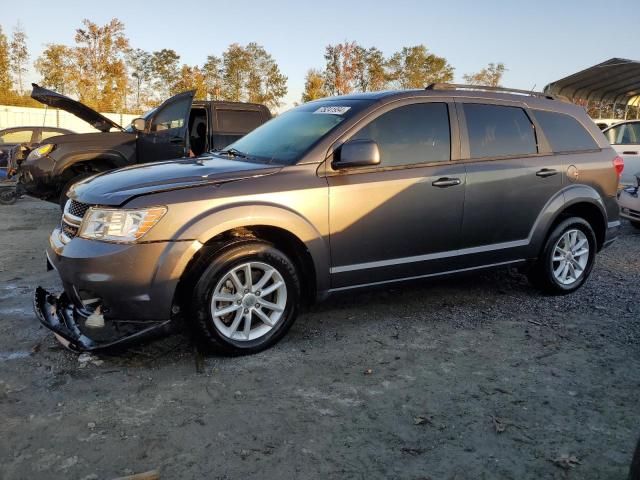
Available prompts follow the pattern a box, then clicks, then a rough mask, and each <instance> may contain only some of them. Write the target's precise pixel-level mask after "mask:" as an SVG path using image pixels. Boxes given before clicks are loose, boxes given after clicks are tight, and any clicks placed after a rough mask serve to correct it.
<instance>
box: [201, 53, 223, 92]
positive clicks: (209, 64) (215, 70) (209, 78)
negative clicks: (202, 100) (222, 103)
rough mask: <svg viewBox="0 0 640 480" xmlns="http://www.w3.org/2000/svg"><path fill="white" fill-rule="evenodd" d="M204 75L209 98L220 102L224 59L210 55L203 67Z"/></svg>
mask: <svg viewBox="0 0 640 480" xmlns="http://www.w3.org/2000/svg"><path fill="white" fill-rule="evenodd" d="M202 73H203V75H204V81H205V85H206V89H207V98H208V99H209V100H220V98H222V75H223V70H222V59H220V57H216V56H215V55H209V56H208V57H207V61H206V62H205V64H204V65H203V66H202Z"/></svg>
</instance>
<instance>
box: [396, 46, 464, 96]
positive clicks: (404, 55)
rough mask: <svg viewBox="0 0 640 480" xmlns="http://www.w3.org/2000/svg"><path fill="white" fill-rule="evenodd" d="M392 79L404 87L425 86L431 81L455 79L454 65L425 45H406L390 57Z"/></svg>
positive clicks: (400, 86)
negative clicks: (430, 50)
mask: <svg viewBox="0 0 640 480" xmlns="http://www.w3.org/2000/svg"><path fill="white" fill-rule="evenodd" d="M389 74H390V79H391V80H392V81H393V82H394V83H395V84H396V85H397V86H398V87H399V88H403V89H408V88H424V87H426V86H427V85H429V84H430V83H439V82H450V81H451V80H453V67H452V66H451V65H449V63H448V62H447V59H446V58H444V57H439V56H437V55H435V54H433V53H431V52H429V50H428V49H427V47H426V46H425V45H416V46H413V47H404V48H403V49H402V50H401V51H399V52H396V53H394V54H393V55H392V56H391V58H390V59H389Z"/></svg>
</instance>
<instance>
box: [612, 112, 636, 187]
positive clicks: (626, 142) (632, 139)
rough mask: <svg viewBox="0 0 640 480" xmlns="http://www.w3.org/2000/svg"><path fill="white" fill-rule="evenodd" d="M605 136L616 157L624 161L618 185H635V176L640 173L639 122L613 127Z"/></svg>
mask: <svg viewBox="0 0 640 480" xmlns="http://www.w3.org/2000/svg"><path fill="white" fill-rule="evenodd" d="M605 135H606V137H607V140H609V143H611V146H613V148H614V149H615V150H616V152H617V153H618V155H620V156H621V157H622V158H623V159H624V170H623V172H622V177H621V178H620V184H622V185H635V184H636V181H635V175H636V174H638V173H640V121H638V122H629V123H623V124H619V125H615V126H613V127H611V128H610V129H609V130H607V131H606V132H605Z"/></svg>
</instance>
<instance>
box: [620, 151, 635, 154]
mask: <svg viewBox="0 0 640 480" xmlns="http://www.w3.org/2000/svg"><path fill="white" fill-rule="evenodd" d="M622 154H623V155H637V154H638V152H634V151H630V152H622Z"/></svg>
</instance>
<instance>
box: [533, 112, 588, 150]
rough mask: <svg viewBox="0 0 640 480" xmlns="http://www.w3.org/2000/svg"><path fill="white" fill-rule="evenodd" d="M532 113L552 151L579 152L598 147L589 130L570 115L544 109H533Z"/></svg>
mask: <svg viewBox="0 0 640 480" xmlns="http://www.w3.org/2000/svg"><path fill="white" fill-rule="evenodd" d="M534 114H535V116H536V119H537V120H538V123H539V124H540V126H541V127H542V131H543V132H544V134H545V136H546V137H547V140H549V143H550V144H551V149H552V150H553V151H554V152H579V151H582V150H594V149H597V148H598V144H597V143H596V141H595V140H594V139H593V137H592V136H591V135H590V134H589V132H587V131H586V130H585V128H584V127H583V126H582V125H581V124H580V122H578V121H577V120H576V119H575V118H573V117H572V116H571V115H565V114H564V113H557V112H548V111H545V110H534Z"/></svg>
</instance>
